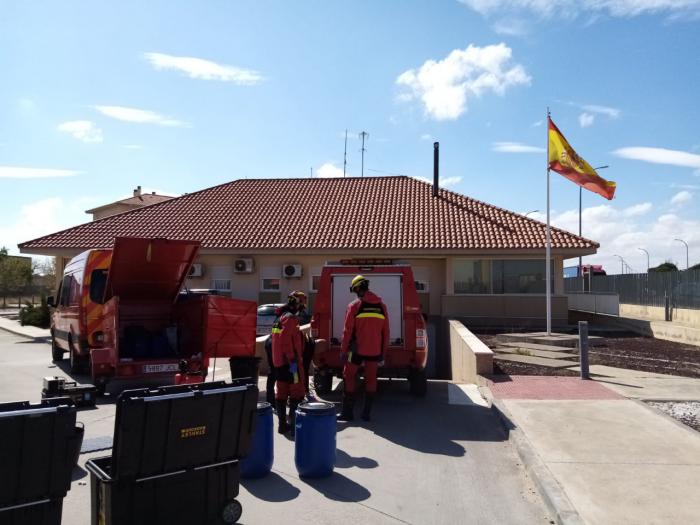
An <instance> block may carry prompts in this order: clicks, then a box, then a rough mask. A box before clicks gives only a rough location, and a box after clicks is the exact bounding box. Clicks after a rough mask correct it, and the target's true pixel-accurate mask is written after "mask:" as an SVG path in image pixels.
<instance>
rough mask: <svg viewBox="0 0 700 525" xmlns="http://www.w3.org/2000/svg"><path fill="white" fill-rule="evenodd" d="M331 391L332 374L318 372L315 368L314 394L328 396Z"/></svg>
mask: <svg viewBox="0 0 700 525" xmlns="http://www.w3.org/2000/svg"><path fill="white" fill-rule="evenodd" d="M332 389H333V374H332V373H331V372H330V370H319V369H318V368H317V369H316V370H315V371H314V390H316V394H318V395H325V394H330V392H331V390H332Z"/></svg>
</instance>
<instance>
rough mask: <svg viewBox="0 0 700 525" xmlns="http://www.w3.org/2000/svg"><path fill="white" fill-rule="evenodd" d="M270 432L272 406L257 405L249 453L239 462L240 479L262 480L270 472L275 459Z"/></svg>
mask: <svg viewBox="0 0 700 525" xmlns="http://www.w3.org/2000/svg"><path fill="white" fill-rule="evenodd" d="M272 430H273V424H272V405H270V403H258V420H257V422H256V425H255V432H254V434H253V439H252V442H251V444H250V452H249V453H248V455H247V456H246V457H245V458H243V459H242V460H241V477H242V478H262V477H263V476H267V475H268V474H269V473H270V470H272V463H273V461H274V459H275V448H274V439H273V438H274V435H273V433H272Z"/></svg>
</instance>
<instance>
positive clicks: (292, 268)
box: [282, 264, 301, 279]
mask: <svg viewBox="0 0 700 525" xmlns="http://www.w3.org/2000/svg"><path fill="white" fill-rule="evenodd" d="M282 276H283V277H285V278H286V279H292V278H294V277H301V264H283V265H282Z"/></svg>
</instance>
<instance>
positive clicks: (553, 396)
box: [489, 376, 625, 400]
mask: <svg viewBox="0 0 700 525" xmlns="http://www.w3.org/2000/svg"><path fill="white" fill-rule="evenodd" d="M489 388H490V389H491V392H492V393H493V395H494V397H497V398H500V399H543V400H565V399H572V400H575V399H580V400H585V399H625V397H624V396H621V395H620V394H618V393H616V392H613V391H612V390H610V389H609V388H607V387H606V386H604V385H602V384H601V383H598V382H596V381H590V380H589V381H584V380H581V379H579V378H577V377H552V376H509V377H508V378H507V379H505V380H501V379H496V380H495V381H489Z"/></svg>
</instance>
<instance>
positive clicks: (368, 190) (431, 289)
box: [19, 176, 598, 333]
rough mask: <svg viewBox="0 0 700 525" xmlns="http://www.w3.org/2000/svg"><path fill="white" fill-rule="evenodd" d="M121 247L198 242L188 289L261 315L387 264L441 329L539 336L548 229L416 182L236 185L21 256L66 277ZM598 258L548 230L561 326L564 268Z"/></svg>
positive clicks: (60, 235) (40, 245) (38, 242)
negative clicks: (336, 271) (411, 282)
mask: <svg viewBox="0 0 700 525" xmlns="http://www.w3.org/2000/svg"><path fill="white" fill-rule="evenodd" d="M117 236H139V237H165V238H171V239H196V240H199V241H201V243H202V245H201V251H200V255H199V258H198V260H197V264H198V266H195V267H194V269H193V274H192V276H191V278H190V279H189V280H188V286H189V287H191V288H214V289H217V290H220V291H221V292H223V293H231V294H232V295H233V296H235V297H240V298H244V299H251V300H255V301H258V302H259V303H271V302H279V301H282V300H284V299H285V297H286V295H287V293H288V292H289V291H291V290H295V289H300V290H302V291H305V292H307V293H308V294H309V298H310V306H311V308H312V309H313V302H314V294H315V291H316V283H317V279H318V277H319V275H320V270H321V267H322V266H323V265H324V264H326V263H327V262H336V261H340V260H343V259H358V258H359V259H362V258H382V259H391V260H392V261H393V262H405V263H408V264H410V265H411V266H412V267H413V271H414V277H415V279H416V281H417V283H418V289H419V292H420V296H421V303H422V305H423V310H424V313H425V314H426V315H428V317H429V319H430V320H431V321H432V322H433V323H434V324H435V327H438V326H441V324H444V323H440V321H444V320H445V319H447V318H459V319H462V320H463V321H464V322H466V323H467V324H468V325H469V326H484V325H498V326H501V327H504V326H506V327H510V326H518V325H530V326H542V325H543V324H544V318H545V295H544V293H545V264H544V257H545V238H546V226H545V224H543V223H541V222H539V221H536V220H533V219H529V218H527V217H525V216H523V215H520V214H517V213H514V212H511V211H508V210H505V209H502V208H498V207H496V206H493V205H490V204H487V203H484V202H481V201H478V200H475V199H472V198H470V197H467V196H464V195H460V194H459V193H455V192H453V191H449V190H446V189H442V188H437V191H435V192H434V191H433V185H431V184H429V183H426V182H423V181H420V180H417V179H414V178H411V177H406V176H396V177H367V178H357V177H348V178H330V179H321V178H317V179H314V178H293V179H241V180H235V181H232V182H228V183H226V184H221V185H219V186H214V187H211V188H207V189H204V190H201V191H197V192H194V193H189V194H186V195H183V196H181V197H176V198H173V199H170V200H167V201H164V202H160V203H157V204H152V205H150V206H144V207H141V208H138V209H134V210H131V211H127V212H124V213H120V214H117V215H112V216H110V217H106V218H103V219H99V220H96V221H93V222H89V223H86V224H82V225H80V226H75V227H73V228H69V229H67V230H63V231H60V232H57V233H53V234H50V235H46V236H44V237H41V238H38V239H34V240H31V241H27V242H24V243H22V244H20V245H19V248H20V251H21V252H22V253H27V254H40V255H53V256H56V257H57V272H59V275H60V272H61V270H62V268H63V267H64V265H65V263H66V262H67V261H68V260H69V259H70V258H71V257H73V256H74V255H76V254H78V253H79V252H81V251H83V250H86V249H90V248H109V247H110V246H111V245H112V243H113V240H114V238H115V237H117ZM597 248H598V244H597V243H595V242H593V241H590V240H588V239H585V238H582V237H579V236H577V235H574V234H572V233H569V232H566V231H563V230H560V229H557V228H552V277H553V279H552V281H553V298H552V322H553V324H554V325H555V326H556V325H561V324H563V323H566V322H567V313H568V312H567V310H568V308H567V298H566V296H565V295H564V286H563V261H564V260H565V259H570V258H573V257H579V256H583V255H590V254H593V253H595V252H596V249H597ZM290 266H291V267H292V269H289V268H287V267H290ZM285 269H287V271H286V272H285ZM437 332H438V333H439V332H440V330H437Z"/></svg>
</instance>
